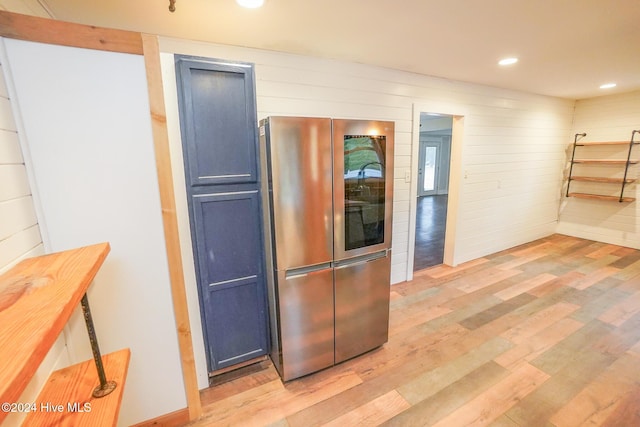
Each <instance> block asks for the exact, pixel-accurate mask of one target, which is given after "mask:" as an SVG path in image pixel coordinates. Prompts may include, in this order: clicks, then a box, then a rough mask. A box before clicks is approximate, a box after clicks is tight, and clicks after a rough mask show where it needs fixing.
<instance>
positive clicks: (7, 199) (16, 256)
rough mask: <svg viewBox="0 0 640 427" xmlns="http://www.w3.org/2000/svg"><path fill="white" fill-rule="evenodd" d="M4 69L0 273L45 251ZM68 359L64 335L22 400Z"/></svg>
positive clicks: (0, 84)
mask: <svg viewBox="0 0 640 427" xmlns="http://www.w3.org/2000/svg"><path fill="white" fill-rule="evenodd" d="M0 57H2V56H0ZM1 62H3V61H2V60H0V63H1ZM5 72H6V67H4V65H3V64H0V275H1V274H2V273H4V272H6V271H7V270H9V269H10V268H11V267H13V266H14V265H15V264H17V263H18V262H19V261H21V260H23V259H25V258H29V257H32V256H37V255H42V254H43V253H44V247H43V244H42V238H41V235H40V227H39V225H38V220H37V218H36V211H35V207H34V202H33V197H32V195H31V187H30V184H29V179H28V177H27V170H26V167H25V162H24V157H23V155H22V148H21V146H20V140H19V138H18V131H17V129H18V126H17V125H16V120H15V118H14V114H13V108H15V106H13V108H12V105H11V97H10V96H9V90H8V87H7V79H5ZM66 362H67V359H66V352H65V351H64V337H62V336H61V337H60V338H59V339H58V340H56V342H55V343H54V345H53V346H52V349H51V351H50V352H49V354H48V355H47V357H46V358H45V359H44V360H43V362H42V363H41V364H40V368H39V369H38V370H37V372H36V373H35V375H34V376H33V377H32V379H31V381H30V382H29V384H28V386H27V388H26V389H25V391H24V393H23V394H22V396H21V397H20V399H19V401H20V402H31V401H33V400H34V399H35V398H36V397H37V395H38V393H39V391H40V389H41V388H42V385H43V384H44V382H45V381H46V379H47V378H48V377H49V374H50V373H51V371H53V370H54V369H55V368H56V367H58V366H60V363H66ZM23 418H24V414H10V415H9V416H8V417H7V418H6V420H5V421H4V423H3V424H2V425H3V426H7V427H11V426H18V425H20V424H21V423H22V420H23Z"/></svg>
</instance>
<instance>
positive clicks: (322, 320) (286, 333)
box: [278, 268, 334, 381]
mask: <svg viewBox="0 0 640 427" xmlns="http://www.w3.org/2000/svg"><path fill="white" fill-rule="evenodd" d="M278 283H279V287H278V299H279V302H280V304H279V306H280V307H279V308H280V310H279V317H280V318H279V323H280V344H281V354H280V357H281V361H282V363H281V375H282V379H283V380H284V381H288V380H291V379H293V378H297V377H301V376H303V375H307V374H310V373H312V372H315V371H318V370H320V369H323V368H326V367H329V366H332V365H333V363H334V341H333V327H334V311H333V269H332V268H325V269H321V270H315V271H310V272H305V273H303V274H293V275H291V274H289V275H287V274H286V273H285V272H284V271H279V272H278Z"/></svg>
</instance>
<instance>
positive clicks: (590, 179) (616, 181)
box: [570, 176, 637, 184]
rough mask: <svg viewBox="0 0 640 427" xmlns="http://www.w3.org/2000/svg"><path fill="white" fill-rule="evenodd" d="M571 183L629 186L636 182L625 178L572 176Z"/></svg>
mask: <svg viewBox="0 0 640 427" xmlns="http://www.w3.org/2000/svg"><path fill="white" fill-rule="evenodd" d="M570 179H571V181H586V182H605V183H610V184H622V183H623V182H624V183H626V184H631V183H633V182H636V181H637V180H636V179H632V178H627V179H624V180H623V179H622V178H604V177H595V176H572V177H571V178H570Z"/></svg>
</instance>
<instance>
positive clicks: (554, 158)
mask: <svg viewBox="0 0 640 427" xmlns="http://www.w3.org/2000/svg"><path fill="white" fill-rule="evenodd" d="M160 47H161V51H162V52H164V53H163V54H162V67H163V81H164V90H165V101H166V109H167V127H168V130H169V139H170V144H171V152H172V162H173V168H174V185H175V189H176V203H177V215H178V220H179V227H180V238H181V245H182V252H183V260H184V268H185V282H186V286H187V297H188V302H189V313H190V315H191V327H192V333H193V337H194V350H195V358H196V368H197V371H198V380H199V384H200V386H201V387H206V360H205V354H204V344H203V342H202V328H201V323H200V318H199V308H198V294H197V287H196V279H195V271H194V267H193V253H192V249H191V247H192V246H191V237H190V233H189V223H188V221H189V219H188V212H187V199H186V193H185V183H184V171H183V159H182V148H181V144H182V141H181V137H180V124H179V116H178V106H177V95H176V79H175V72H174V56H173V54H176V53H177V54H186V55H195V56H203V57H209V58H219V59H226V60H235V61H247V62H252V63H254V64H255V75H256V97H257V108H258V118H259V119H262V118H264V117H267V116H270V115H300V116H323V117H343V118H361V119H379V120H393V121H395V123H396V135H395V137H396V138H395V141H396V146H395V170H394V172H395V177H396V178H395V182H394V186H395V194H394V198H395V200H394V222H393V230H394V231H393V258H392V282H393V283H397V282H401V281H404V280H406V277H407V261H408V252H409V248H408V242H409V232H410V230H409V209H410V186H411V182H410V181H408V182H407V181H406V180H405V175H406V173H407V172H408V173H409V174H410V175H411V172H412V171H411V165H412V135H413V133H414V130H415V129H416V128H415V126H418V125H419V123H414V120H413V108H414V105H420V106H423V107H424V108H425V109H424V111H425V112H440V113H446V114H452V115H462V116H465V121H464V123H465V129H464V147H463V161H462V163H463V167H462V171H461V174H464V176H463V177H462V176H461V179H462V183H463V184H462V188H461V189H460V192H459V193H460V194H461V195H460V206H459V214H458V218H460V221H459V224H458V226H457V229H458V230H457V240H456V247H455V256H454V258H455V263H460V262H464V261H467V260H471V259H474V258H477V257H481V256H483V255H487V254H490V253H493V252H496V251H499V250H502V249H505V248H509V247H512V246H515V245H518V244H521V243H525V242H528V241H531V240H534V239H536V238H539V237H543V236H547V235H549V234H552V233H553V232H554V231H555V227H556V225H557V214H558V205H559V199H560V196H559V194H560V187H561V185H562V165H563V162H564V148H565V142H566V140H567V138H568V135H569V133H570V127H571V120H572V114H573V102H572V101H568V100H562V99H556V98H550V97H544V96H538V95H531V94H525V93H520V92H514V91H508V90H501V89H496V88H490V87H485V86H478V85H471V84H466V83H460V82H451V81H447V80H444V79H438V78H432V77H426V76H421V75H416V74H411V73H405V72H400V71H394V70H389V69H383V68H378V67H371V66H365V65H359V64H354V63H346V62H339V61H331V60H324V59H318V58H311V57H304V56H297V55H288V54H281V53H276V52H269V51H261V50H255V49H246V48H239V47H232V46H222V45H214V44H209V43H199V42H193V41H185V40H175V39H169V38H163V37H161V38H160ZM418 117H419V116H418ZM416 134H418V132H416Z"/></svg>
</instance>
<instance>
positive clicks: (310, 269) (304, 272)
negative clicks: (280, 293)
mask: <svg viewBox="0 0 640 427" xmlns="http://www.w3.org/2000/svg"><path fill="white" fill-rule="evenodd" d="M328 268H331V263H330V262H325V263H323V264H316V265H310V266H306V267H299V268H292V269H291V270H286V271H285V273H284V277H285V278H286V279H291V278H293V277H303V276H308V275H310V274H314V273H319V272H321V271H323V270H326V269H328Z"/></svg>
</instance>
